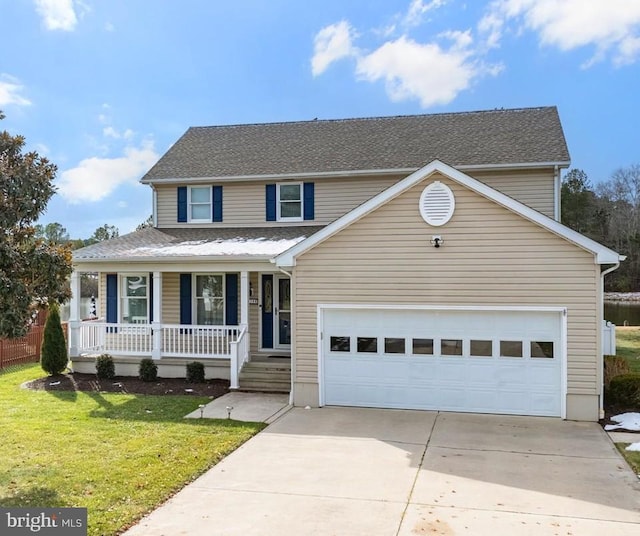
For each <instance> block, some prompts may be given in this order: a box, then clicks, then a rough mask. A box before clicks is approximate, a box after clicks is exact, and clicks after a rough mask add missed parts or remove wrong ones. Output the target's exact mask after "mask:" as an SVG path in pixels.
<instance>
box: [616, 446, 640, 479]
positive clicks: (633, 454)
mask: <svg viewBox="0 0 640 536" xmlns="http://www.w3.org/2000/svg"><path fill="white" fill-rule="evenodd" d="M639 439H640V438H639ZM628 446H629V443H616V447H618V450H619V451H620V454H622V457H623V458H624V459H625V460H627V463H628V464H629V465H630V466H631V469H633V472H634V473H635V474H636V475H638V476H640V452H638V451H636V450H625V449H626V448H627V447H628Z"/></svg>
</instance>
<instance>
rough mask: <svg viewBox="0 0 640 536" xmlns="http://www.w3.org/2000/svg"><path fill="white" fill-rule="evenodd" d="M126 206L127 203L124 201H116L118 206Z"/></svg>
mask: <svg viewBox="0 0 640 536" xmlns="http://www.w3.org/2000/svg"><path fill="white" fill-rule="evenodd" d="M128 206H129V204H128V203H127V202H126V201H118V203H117V207H118V208H127V207H128Z"/></svg>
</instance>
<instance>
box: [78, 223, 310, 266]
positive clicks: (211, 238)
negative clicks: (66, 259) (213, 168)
mask: <svg viewBox="0 0 640 536" xmlns="http://www.w3.org/2000/svg"><path fill="white" fill-rule="evenodd" d="M320 229H322V226H300V227H243V228H227V229H212V228H208V229H204V228H180V229H156V228H153V227H148V228H146V229H142V230H141V231H136V232H134V233H130V234H127V235H123V236H121V237H118V238H114V239H112V240H105V241H104V242H98V243H96V244H92V245H91V246H87V247H84V248H81V249H78V250H76V251H74V252H73V260H74V262H82V261H106V260H119V259H122V260H129V261H135V260H139V261H144V260H148V259H160V258H165V257H167V258H168V257H174V258H175V257H203V258H205V257H206V258H212V257H218V258H219V257H231V256H247V257H256V258H270V257H273V256H275V255H277V254H279V253H282V252H284V251H286V250H287V249H289V248H290V247H292V246H293V245H295V244H296V243H298V242H300V241H301V240H303V239H305V238H307V237H308V236H311V235H312V234H313V233H315V232H316V231H319V230H320Z"/></svg>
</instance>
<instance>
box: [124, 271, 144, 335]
mask: <svg viewBox="0 0 640 536" xmlns="http://www.w3.org/2000/svg"><path fill="white" fill-rule="evenodd" d="M148 283H149V278H148V276H146V275H123V276H122V284H121V285H120V288H121V289H122V290H121V296H120V302H121V305H122V306H121V308H120V310H121V311H122V322H123V323H124V324H147V323H148V322H149V284H148Z"/></svg>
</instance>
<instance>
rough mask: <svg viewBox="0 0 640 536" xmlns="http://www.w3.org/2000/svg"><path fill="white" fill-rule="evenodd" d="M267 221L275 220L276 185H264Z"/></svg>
mask: <svg viewBox="0 0 640 536" xmlns="http://www.w3.org/2000/svg"><path fill="white" fill-rule="evenodd" d="M266 200H267V221H276V185H275V184H267V185H266Z"/></svg>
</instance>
